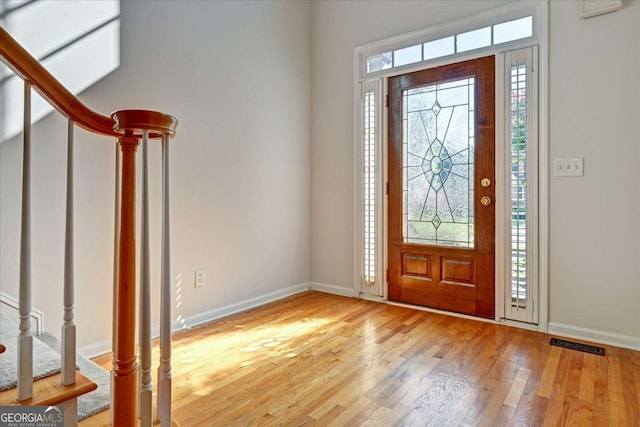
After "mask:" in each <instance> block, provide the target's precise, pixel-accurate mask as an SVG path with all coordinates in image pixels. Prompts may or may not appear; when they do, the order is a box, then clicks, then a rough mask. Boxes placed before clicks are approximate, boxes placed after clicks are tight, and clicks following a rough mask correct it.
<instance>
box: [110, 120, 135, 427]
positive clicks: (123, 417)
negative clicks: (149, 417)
mask: <svg viewBox="0 0 640 427" xmlns="http://www.w3.org/2000/svg"><path fill="white" fill-rule="evenodd" d="M139 142H140V141H139V139H138V137H136V136H134V134H133V132H131V131H127V132H125V134H124V136H120V137H118V144H119V145H120V150H121V152H122V190H121V193H120V194H121V200H120V239H119V249H118V282H117V287H116V302H115V304H116V310H115V313H116V319H115V322H116V328H115V329H116V340H115V341H116V348H115V366H114V384H113V386H114V396H115V399H114V402H113V408H112V411H113V413H114V425H115V426H118V427H120V426H124V427H128V426H135V423H136V416H137V392H136V389H137V385H138V382H137V376H136V374H137V364H136V346H135V327H136V323H135V320H136V306H135V303H136V277H135V273H136V241H135V220H136V216H135V200H136V163H135V160H136V150H137V148H138V144H139Z"/></svg>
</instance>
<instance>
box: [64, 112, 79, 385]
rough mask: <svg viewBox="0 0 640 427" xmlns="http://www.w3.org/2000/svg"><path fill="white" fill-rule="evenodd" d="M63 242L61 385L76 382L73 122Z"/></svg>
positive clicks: (69, 142)
mask: <svg viewBox="0 0 640 427" xmlns="http://www.w3.org/2000/svg"><path fill="white" fill-rule="evenodd" d="M66 211H67V212H66V223H65V242H64V324H63V325H62V331H61V336H62V370H61V371H62V385H70V384H75V382H76V325H75V323H74V321H73V306H74V303H75V302H74V274H73V120H71V119H69V120H68V127H67V201H66Z"/></svg>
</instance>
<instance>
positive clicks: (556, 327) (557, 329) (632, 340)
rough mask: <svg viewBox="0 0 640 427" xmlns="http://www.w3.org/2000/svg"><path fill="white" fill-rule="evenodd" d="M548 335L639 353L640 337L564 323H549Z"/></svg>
mask: <svg viewBox="0 0 640 427" xmlns="http://www.w3.org/2000/svg"><path fill="white" fill-rule="evenodd" d="M549 335H558V336H562V337H566V338H574V339H578V340H583V341H591V342H596V343H599V344H605V345H612V346H615V347H622V348H628V349H630V350H639V351H640V337H634V336H631V335H622V334H616V333H613V332H606V331H599V330H597V329H589V328H581V327H579V326H573V325H566V324H564V323H558V322H549Z"/></svg>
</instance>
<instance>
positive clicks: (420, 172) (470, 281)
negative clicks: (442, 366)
mask: <svg viewBox="0 0 640 427" xmlns="http://www.w3.org/2000/svg"><path fill="white" fill-rule="evenodd" d="M494 65H495V60H494V57H493V56H490V57H486V58H480V59H475V60H471V61H465V62H460V63H456V64H451V65H446V66H442V67H437V68H432V69H428V70H423V71H418V72H414V73H409V74H404V75H400V76H396V77H392V78H390V79H389V292H388V295H389V299H390V300H393V301H398V302H404V303H409V304H417V305H422V306H426V307H432V308H437V309H441V310H447V311H454V312H458V313H465V314H470V315H475V316H481V317H488V318H493V317H494V311H495V265H494V257H495V253H494V252H495V250H494V244H495V242H494V241H495V226H494V223H495V203H494V201H495V176H494V170H495V168H494V161H495V159H494V157H495V156H494V151H495V147H494V117H495V107H494V101H495V93H494V79H495V73H494Z"/></svg>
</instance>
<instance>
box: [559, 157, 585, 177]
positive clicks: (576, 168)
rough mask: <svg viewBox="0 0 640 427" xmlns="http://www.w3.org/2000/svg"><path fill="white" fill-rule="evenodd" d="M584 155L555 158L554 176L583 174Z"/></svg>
mask: <svg viewBox="0 0 640 427" xmlns="http://www.w3.org/2000/svg"><path fill="white" fill-rule="evenodd" d="M583 175H584V157H571V158H566V159H554V160H553V176H583Z"/></svg>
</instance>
